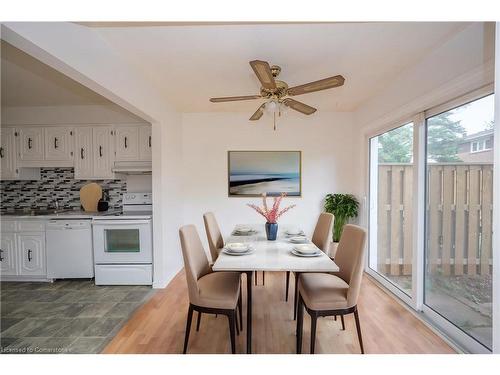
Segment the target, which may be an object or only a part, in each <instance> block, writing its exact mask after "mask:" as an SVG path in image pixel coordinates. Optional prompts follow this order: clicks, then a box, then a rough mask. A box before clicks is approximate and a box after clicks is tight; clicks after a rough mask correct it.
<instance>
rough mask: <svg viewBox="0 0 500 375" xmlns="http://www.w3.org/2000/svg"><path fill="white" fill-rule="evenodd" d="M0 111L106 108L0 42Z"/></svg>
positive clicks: (90, 93)
mask: <svg viewBox="0 0 500 375" xmlns="http://www.w3.org/2000/svg"><path fill="white" fill-rule="evenodd" d="M1 48H2V58H1V71H2V74H1V80H2V85H1V90H2V107H21V106H58V105H85V104H109V103H110V102H109V101H108V100H107V99H106V98H104V97H102V96H100V95H99V94H96V93H95V92H94V91H92V90H90V89H88V88H87V87H85V86H83V85H81V84H79V83H77V82H75V81H73V80H72V79H70V78H68V77H67V76H65V75H64V74H62V73H59V72H58V71H57V70H55V69H52V68H51V67H49V66H48V65H45V64H43V63H42V62H40V61H39V60H36V59H34V58H33V57H31V56H30V55H28V54H26V53H24V52H23V51H21V50H19V49H17V48H15V47H13V46H12V45H10V44H8V43H6V42H4V41H2V42H1Z"/></svg>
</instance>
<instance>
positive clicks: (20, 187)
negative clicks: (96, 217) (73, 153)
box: [0, 168, 127, 211]
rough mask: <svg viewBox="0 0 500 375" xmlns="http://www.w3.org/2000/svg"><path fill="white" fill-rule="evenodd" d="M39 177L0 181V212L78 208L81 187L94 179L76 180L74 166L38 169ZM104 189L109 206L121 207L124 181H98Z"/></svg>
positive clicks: (124, 189) (125, 185) (124, 190)
mask: <svg viewBox="0 0 500 375" xmlns="http://www.w3.org/2000/svg"><path fill="white" fill-rule="evenodd" d="M40 175H41V178H40V180H28V181H0V198H1V206H0V210H1V211H6V210H13V209H23V208H40V209H46V208H48V207H54V199H57V201H58V202H59V207H64V208H71V209H79V208H80V188H81V187H82V186H83V185H85V184H87V183H89V182H93V181H88V180H75V179H74V168H41V170H40ZM97 183H98V184H99V185H101V187H102V190H103V192H104V191H107V192H108V194H109V208H117V209H118V208H121V205H122V196H123V194H124V193H125V192H126V191H127V183H126V181H125V180H100V181H97Z"/></svg>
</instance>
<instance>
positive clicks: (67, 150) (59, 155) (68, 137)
mask: <svg viewBox="0 0 500 375" xmlns="http://www.w3.org/2000/svg"><path fill="white" fill-rule="evenodd" d="M72 137H73V128H71V127H66V126H49V127H46V128H45V160H53V161H67V162H70V163H71V162H72V161H73V144H72Z"/></svg>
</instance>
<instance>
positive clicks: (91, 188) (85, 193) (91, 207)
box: [80, 182, 102, 212]
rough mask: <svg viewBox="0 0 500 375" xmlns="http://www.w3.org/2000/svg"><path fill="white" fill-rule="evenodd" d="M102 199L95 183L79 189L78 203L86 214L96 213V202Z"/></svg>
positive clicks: (100, 190) (100, 191) (100, 189)
mask: <svg viewBox="0 0 500 375" xmlns="http://www.w3.org/2000/svg"><path fill="white" fill-rule="evenodd" d="M101 198H102V188H101V187H100V186H99V185H98V184H96V183H95V182H91V183H90V184H86V185H84V186H82V188H81V189H80V203H81V204H82V206H83V209H84V210H85V211H87V212H97V202H99V199H101Z"/></svg>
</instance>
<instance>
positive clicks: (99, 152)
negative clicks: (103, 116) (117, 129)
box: [92, 126, 114, 178]
mask: <svg viewBox="0 0 500 375" xmlns="http://www.w3.org/2000/svg"><path fill="white" fill-rule="evenodd" d="M112 132H113V127H111V126H96V127H94V128H93V129H92V145H93V147H94V149H93V155H94V156H93V161H94V172H93V173H94V178H113V177H114V174H113V172H112V170H111V168H112V167H113V161H114V157H113V156H114V153H113V138H112Z"/></svg>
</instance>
